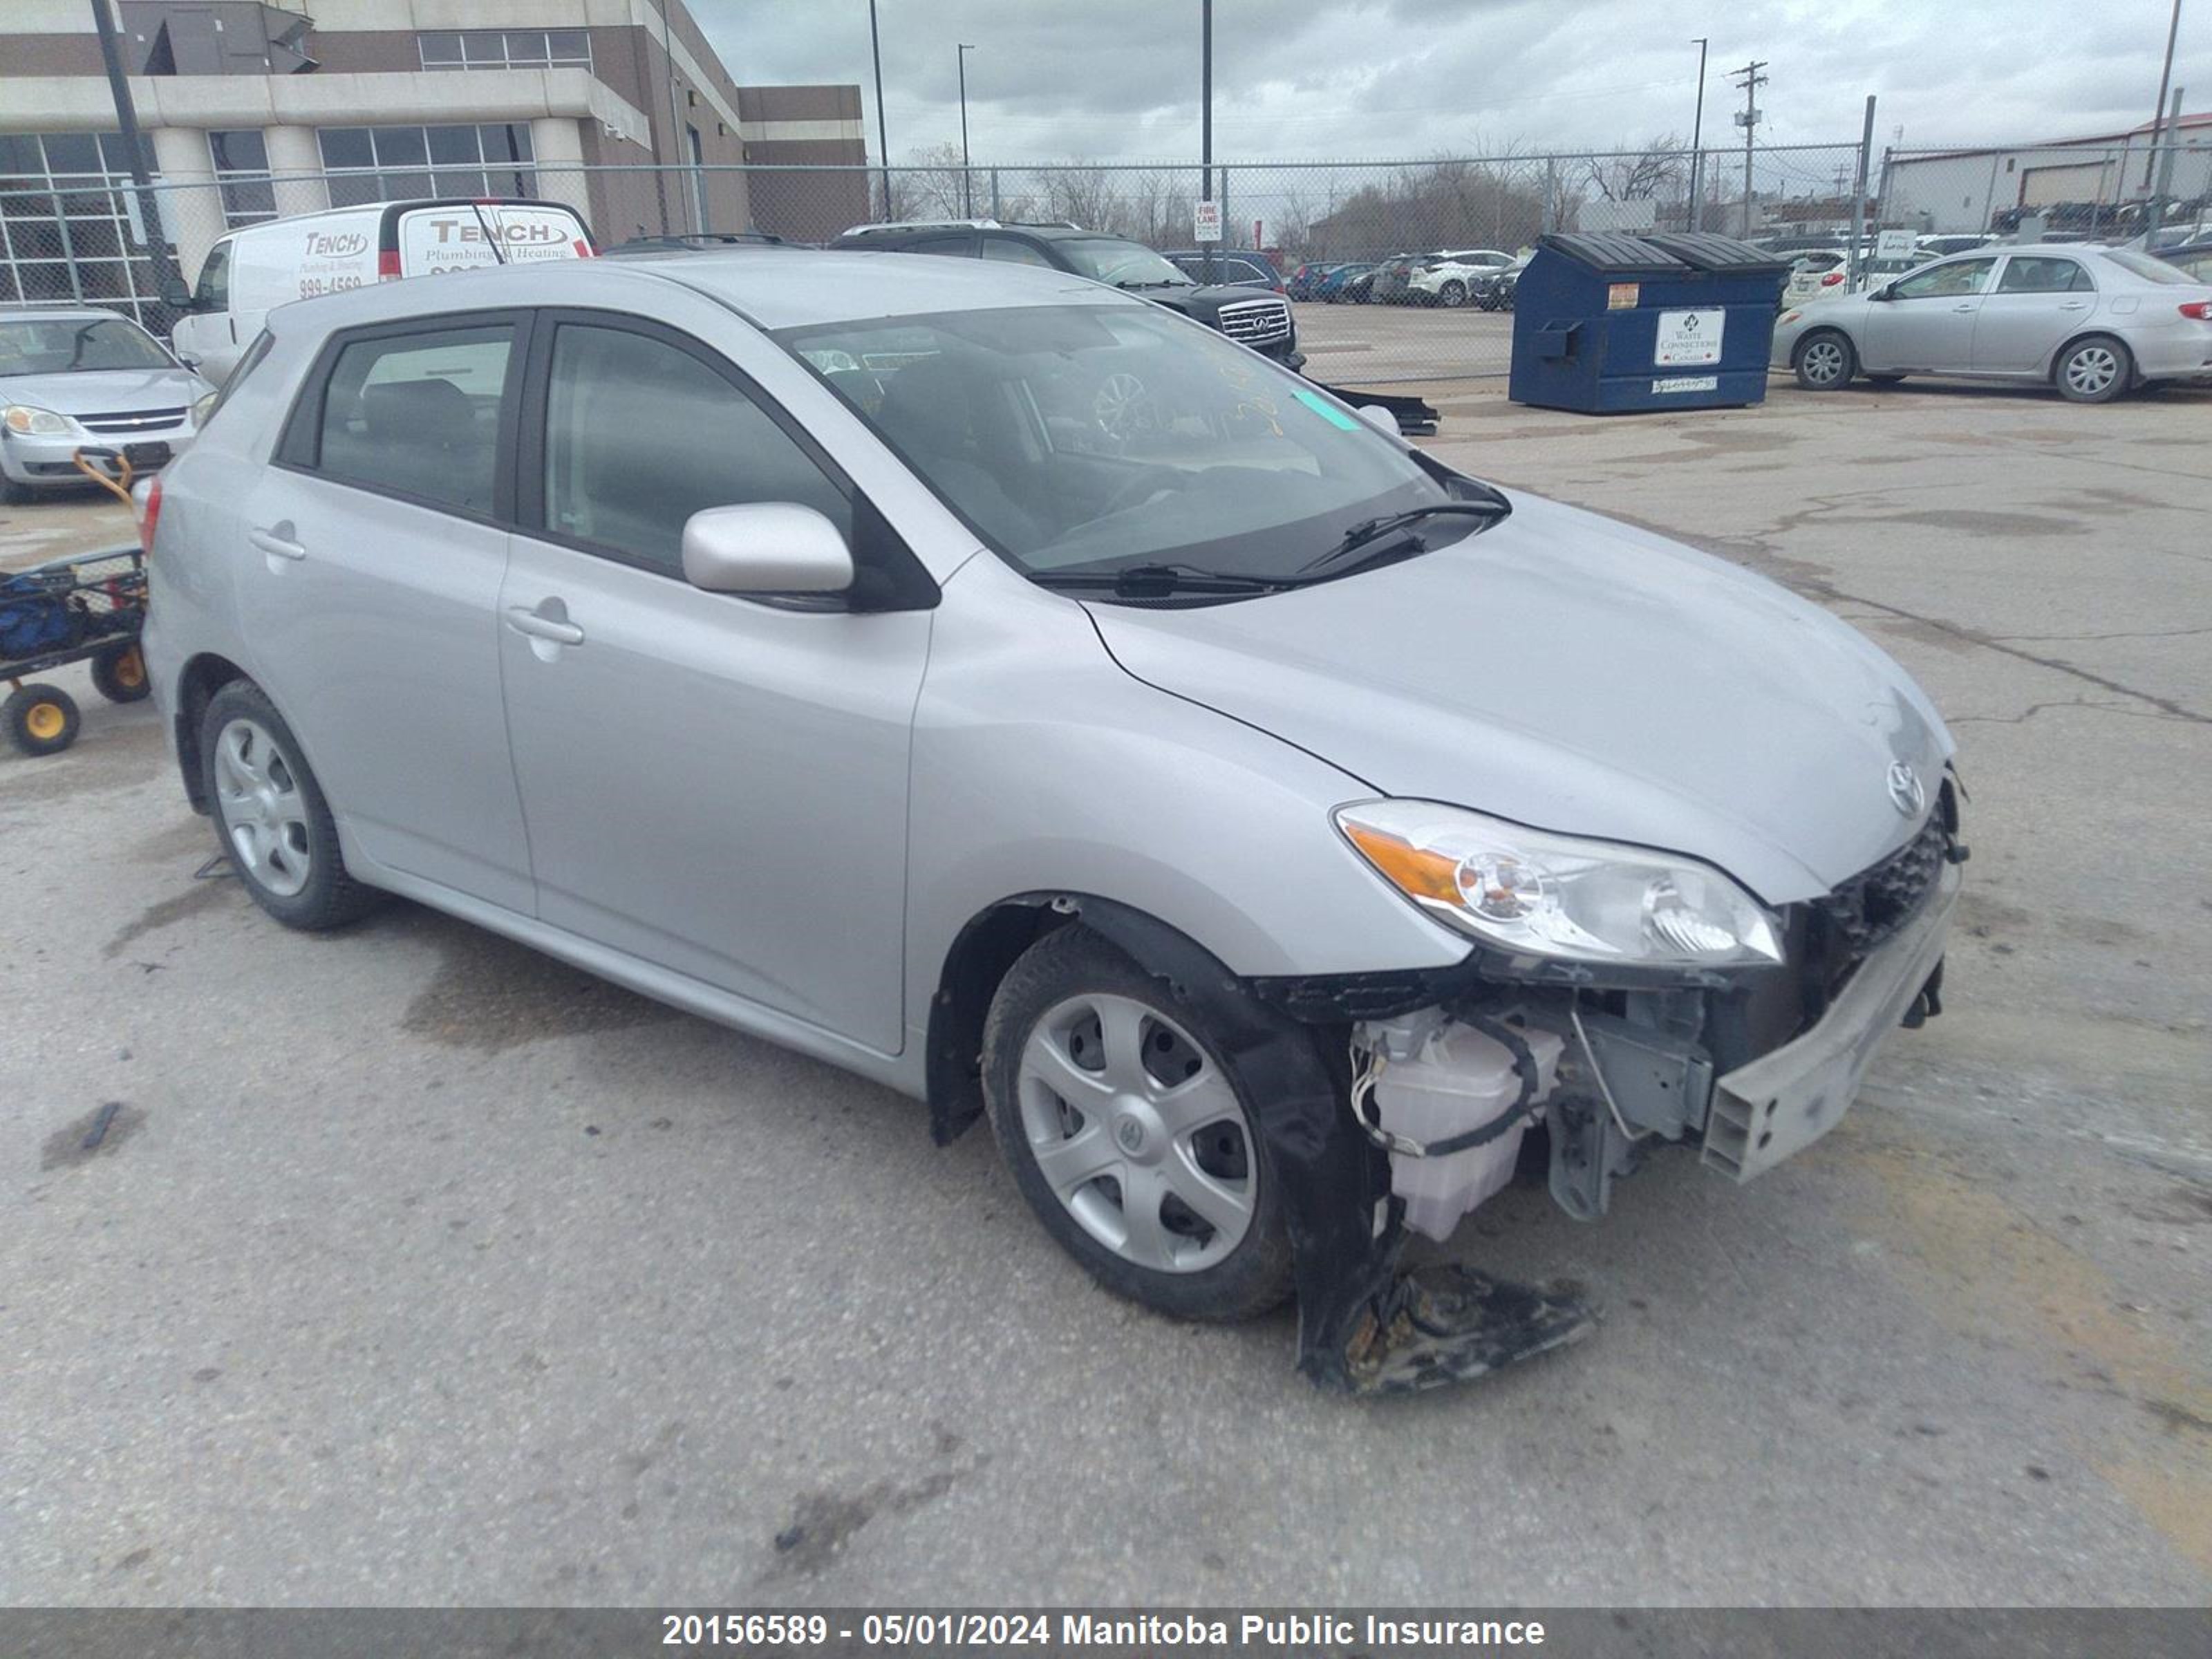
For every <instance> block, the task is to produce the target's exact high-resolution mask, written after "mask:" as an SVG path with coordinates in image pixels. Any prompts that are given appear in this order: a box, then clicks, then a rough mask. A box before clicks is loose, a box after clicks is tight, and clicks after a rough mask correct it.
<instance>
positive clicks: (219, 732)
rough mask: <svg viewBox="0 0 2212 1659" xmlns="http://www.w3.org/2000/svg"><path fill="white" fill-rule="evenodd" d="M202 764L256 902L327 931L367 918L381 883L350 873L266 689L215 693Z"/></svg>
mask: <svg viewBox="0 0 2212 1659" xmlns="http://www.w3.org/2000/svg"><path fill="white" fill-rule="evenodd" d="M200 765H201V768H202V776H203V778H204V781H205V783H206V787H207V799H209V801H210V802H211V803H212V804H213V807H214V813H213V816H214V818H215V823H216V835H217V836H218V838H219V839H220V840H221V841H222V850H223V854H224V856H225V857H227V858H228V860H230V867H231V869H232V871H233V872H234V873H235V874H236V875H237V877H238V878H239V880H240V881H241V882H243V883H244V884H245V885H246V891H247V892H249V893H251V894H252V896H253V902H255V903H256V904H258V905H259V906H260V907H261V908H263V909H264V910H266V911H267V912H268V913H269V914H270V915H272V916H274V917H276V920H277V921H281V922H283V924H284V925H285V926H286V927H298V928H301V929H303V930H305V931H307V932H319V931H321V930H322V929H324V928H326V927H343V926H344V925H345V924H346V923H347V922H349V921H356V920H357V919H358V918H360V917H361V916H362V915H365V914H367V913H368V911H369V910H370V909H371V908H374V905H375V903H376V901H377V897H378V895H377V893H376V890H374V888H371V887H367V886H364V885H362V884H361V883H360V882H357V881H356V880H355V879H354V878H352V876H350V875H349V874H348V873H347V872H346V867H345V857H344V855H343V854H342V853H341V852H340V851H339V849H338V831H337V824H336V823H334V822H332V820H331V809H330V805H329V803H328V802H327V801H326V800H325V799H324V798H323V791H322V786H321V785H319V784H318V783H317V782H316V781H315V775H314V773H313V770H312V769H310V768H309V767H308V765H307V758H306V757H305V756H303V755H302V754H301V750H300V742H299V739H298V738H295V737H294V736H293V735H292V728H291V727H290V726H287V725H286V724H285V723H284V717H283V715H282V714H278V713H277V712H276V705H275V704H274V703H272V702H270V701H269V699H268V698H267V697H266V696H264V695H263V694H262V690H261V688H260V687H258V686H257V685H254V684H252V683H250V682H248V681H246V680H233V681H232V682H231V683H230V684H228V685H226V686H224V687H223V688H222V690H219V691H217V692H216V694H215V696H213V697H211V698H210V699H209V702H208V707H207V714H206V717H205V718H204V720H202V721H201V723H200Z"/></svg>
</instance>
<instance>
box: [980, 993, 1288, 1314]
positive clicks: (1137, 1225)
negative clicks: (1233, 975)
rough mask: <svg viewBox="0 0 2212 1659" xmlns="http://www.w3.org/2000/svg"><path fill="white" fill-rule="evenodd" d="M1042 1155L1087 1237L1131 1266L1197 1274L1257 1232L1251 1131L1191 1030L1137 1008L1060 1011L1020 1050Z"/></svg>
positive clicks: (1073, 1003) (1021, 1074) (1028, 1128)
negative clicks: (1088, 1235) (1252, 1226)
mask: <svg viewBox="0 0 2212 1659" xmlns="http://www.w3.org/2000/svg"><path fill="white" fill-rule="evenodd" d="M1016 1089H1017V1091H1018V1104H1019V1107H1020V1112H1021V1123H1022V1132H1023V1134H1024V1137H1025V1138H1026V1139H1027V1140H1028V1142H1029V1148H1030V1156H1031V1157H1032V1158H1035V1159H1036V1166H1037V1169H1038V1170H1039V1171H1040V1172H1041V1173H1042V1175H1043V1176H1044V1178H1045V1182H1046V1183H1047V1184H1048V1186H1050V1187H1051V1188H1052V1190H1053V1191H1054V1194H1057V1195H1058V1197H1059V1199H1060V1202H1061V1203H1062V1204H1064V1205H1066V1206H1067V1211H1068V1213H1069V1214H1070V1215H1073V1217H1074V1218H1075V1219H1076V1221H1077V1223H1078V1224H1079V1225H1081V1227H1082V1228H1083V1230H1084V1231H1085V1232H1087V1233H1089V1234H1090V1235H1091V1237H1093V1238H1094V1239H1096V1240H1097V1241H1098V1243H1101V1244H1103V1245H1104V1246H1105V1247H1106V1248H1107V1249H1109V1250H1111V1251H1113V1252H1114V1254H1115V1255H1118V1256H1120V1257H1121V1259H1122V1260H1123V1261H1129V1262H1133V1263H1134V1264H1135V1265H1136V1266H1138V1267H1150V1268H1152V1269H1153V1270H1154V1271H1156V1272H1159V1273H1197V1272H1200V1271H1201V1270H1203V1269H1205V1268H1207V1267H1212V1266H1213V1265H1214V1264H1215V1263H1217V1262H1218V1261H1221V1260H1223V1259H1224V1258H1225V1257H1226V1256H1227V1255H1229V1254H1230V1252H1231V1251H1232V1250H1234V1249H1236V1248H1237V1245H1238V1244H1239V1243H1241V1242H1242V1241H1243V1237H1244V1235H1245V1234H1246V1233H1247V1232H1248V1231H1250V1229H1251V1225H1252V1213H1253V1208H1254V1206H1255V1204H1256V1203H1257V1201H1258V1200H1259V1161H1258V1158H1257V1157H1256V1156H1255V1152H1256V1149H1255V1146H1254V1145H1253V1139H1252V1127H1251V1125H1250V1124H1249V1122H1248V1121H1246V1118H1245V1115H1244V1108H1243V1103H1241V1102H1239V1101H1238V1099H1237V1091H1236V1090H1235V1089H1234V1088H1232V1087H1231V1085H1230V1082H1229V1079H1228V1078H1227V1077H1226V1076H1225V1075H1224V1074H1223V1073H1222V1070H1221V1068H1220V1067H1219V1066H1218V1065H1216V1064H1215V1063H1214V1060H1213V1058H1212V1056H1211V1055H1210V1054H1207V1053H1206V1050H1205V1049H1203V1048H1200V1046H1199V1045H1198V1044H1197V1043H1196V1042H1194V1041H1193V1040H1192V1038H1191V1036H1190V1035H1189V1033H1188V1032H1186V1031H1185V1030H1183V1029H1182V1027H1181V1026H1179V1025H1177V1024H1176V1023H1175V1022H1174V1021H1172V1020H1170V1019H1169V1018H1167V1017H1166V1016H1165V1015H1164V1014H1162V1013H1161V1012H1159V1011H1158V1009H1156V1008H1153V1007H1151V1006H1148V1005H1146V1004H1145V1003H1142V1002H1139V1001H1138V1000H1136V999H1134V998H1133V997H1125V996H1116V995H1112V994H1106V993H1103V992H1098V993H1086V994H1083V995H1080V996H1073V997H1069V998H1067V999H1066V1000H1063V1001H1060V1002H1057V1003H1054V1005H1053V1006H1051V1007H1050V1008H1048V1009H1047V1010H1046V1011H1045V1013H1044V1016H1043V1018H1041V1019H1039V1020H1038V1021H1037V1023H1036V1026H1035V1028H1034V1029H1032V1030H1031V1031H1030V1035H1029V1040H1028V1041H1027V1042H1024V1044H1023V1045H1022V1055H1021V1063H1020V1066H1019V1068H1018V1072H1017V1074H1016Z"/></svg>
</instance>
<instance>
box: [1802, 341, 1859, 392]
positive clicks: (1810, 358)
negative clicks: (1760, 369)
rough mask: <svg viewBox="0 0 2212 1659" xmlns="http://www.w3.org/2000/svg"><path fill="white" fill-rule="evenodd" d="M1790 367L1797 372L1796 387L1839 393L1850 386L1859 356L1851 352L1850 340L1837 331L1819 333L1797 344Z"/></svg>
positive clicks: (1811, 390)
mask: <svg viewBox="0 0 2212 1659" xmlns="http://www.w3.org/2000/svg"><path fill="white" fill-rule="evenodd" d="M1790 368H1794V369H1796V371H1797V384H1798V385H1799V386H1803V387H1804V388H1805V390H1806V391H1808V392H1840V391H1841V390H1842V389H1843V388H1844V387H1845V386H1849V385H1850V383H1851V375H1852V374H1853V373H1854V372H1856V370H1857V368H1858V354H1857V352H1856V351H1854V350H1853V349H1851V343H1850V339H1849V337H1846V336H1845V335H1844V334H1843V333H1841V332H1839V331H1837V330H1835V329H1832V328H1823V329H1816V330H1815V331H1814V332H1812V333H1810V334H1808V335H1807V336H1806V337H1804V338H1803V339H1802V340H1800V341H1798V342H1797V349H1796V351H1794V352H1792V353H1791V354H1790Z"/></svg>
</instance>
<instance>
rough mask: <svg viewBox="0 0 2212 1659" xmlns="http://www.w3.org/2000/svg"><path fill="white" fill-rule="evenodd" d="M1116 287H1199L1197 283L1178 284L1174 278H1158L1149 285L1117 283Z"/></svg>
mask: <svg viewBox="0 0 2212 1659" xmlns="http://www.w3.org/2000/svg"><path fill="white" fill-rule="evenodd" d="M1114 286H1115V288H1126V289H1139V288H1194V287H1195V286H1197V285H1196V284H1195V283H1178V282H1176V281H1175V280H1174V279H1173V278H1171V277H1167V276H1161V277H1158V278H1156V279H1155V280H1153V281H1152V282H1149V283H1115V284H1114Z"/></svg>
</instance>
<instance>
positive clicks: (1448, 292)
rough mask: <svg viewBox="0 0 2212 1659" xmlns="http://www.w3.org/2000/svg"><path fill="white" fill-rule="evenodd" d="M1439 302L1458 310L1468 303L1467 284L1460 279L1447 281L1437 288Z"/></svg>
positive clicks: (1441, 304)
mask: <svg viewBox="0 0 2212 1659" xmlns="http://www.w3.org/2000/svg"><path fill="white" fill-rule="evenodd" d="M1466 303H1467V284H1466V283H1462V282H1458V281H1453V282H1449V283H1445V284H1444V285H1443V287H1442V288H1440V289H1437V304H1438V305H1440V306H1447V307H1450V308H1451V309H1452V310H1454V311H1456V310H1458V309H1459V307H1462V306H1463V305H1465V304H1466Z"/></svg>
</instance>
